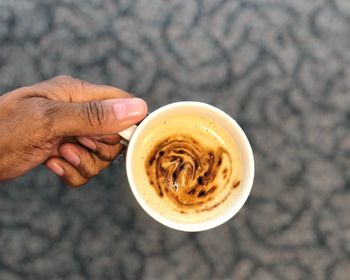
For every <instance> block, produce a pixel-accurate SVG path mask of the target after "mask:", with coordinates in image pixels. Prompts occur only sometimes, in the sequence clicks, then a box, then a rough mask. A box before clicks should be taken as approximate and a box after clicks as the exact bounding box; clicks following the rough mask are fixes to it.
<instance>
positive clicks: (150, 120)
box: [126, 101, 254, 231]
mask: <svg viewBox="0 0 350 280" xmlns="http://www.w3.org/2000/svg"><path fill="white" fill-rule="evenodd" d="M193 112H198V114H201V115H205V116H207V117H208V118H210V119H211V120H213V121H215V122H216V123H219V124H220V125H221V127H222V128H224V129H225V130H226V131H227V132H228V133H229V135H231V136H232V137H233V138H234V140H235V142H236V144H237V147H238V149H239V152H240V156H241V160H242V179H241V184H240V188H239V191H238V193H237V195H236V197H235V199H233V200H232V203H231V204H230V205H228V206H227V207H226V208H225V209H224V210H223V211H222V212H221V214H220V215H219V216H215V217H213V218H211V219H208V220H205V221H202V222H198V223H193V224H188V223H180V222H176V221H173V220H170V219H167V218H166V217H164V216H162V215H160V214H159V213H157V211H156V210H155V209H153V208H152V207H151V206H150V205H149V204H148V203H147V202H146V201H145V200H144V199H143V198H142V196H141V195H140V193H139V192H138V188H137V186H136V185H135V180H134V174H133V172H135V171H134V170H133V168H132V159H133V156H134V155H133V153H134V150H135V147H136V146H137V145H138V144H139V143H140V141H142V138H143V136H144V135H145V134H147V131H148V130H149V129H150V128H151V127H152V126H155V125H157V124H159V122H160V121H162V119H164V117H168V116H176V115H179V114H186V113H193ZM126 169H127V176H128V180H129V184H130V187H131V190H132V192H133V194H134V196H135V198H136V200H137V201H138V203H139V204H140V205H141V207H142V208H143V209H144V210H145V211H146V212H147V213H148V214H149V215H150V216H151V217H153V218H154V219H155V220H157V221H158V222H160V223H162V224H163V225H165V226H168V227H170V228H173V229H177V230H181V231H203V230H207V229H210V228H214V227H216V226H219V225H221V224H223V223H225V222H226V221H228V220H229V219H230V218H232V217H233V216H234V215H235V214H236V213H237V212H238V211H239V209H240V208H241V207H242V206H243V204H244V203H245V201H246V200H247V198H248V196H249V193H250V191H251V188H252V185H253V177H254V158H253V152H252V149H251V146H250V143H249V141H248V139H247V137H246V135H245V133H244V132H243V130H242V129H241V127H240V126H239V125H238V124H237V122H236V121H235V120H234V119H232V118H231V117H230V116H229V115H227V114H226V113H224V112H223V111H221V110H220V109H218V108H216V107H214V106H211V105H208V104H205V103H201V102H194V101H184V102H176V103H172V104H169V105H166V106H164V107H161V108H159V109H158V110H156V111H154V112H152V113H151V114H150V115H149V116H148V117H147V118H146V119H145V120H144V121H143V122H142V123H141V124H140V125H139V126H138V128H137V129H136V130H135V132H134V134H133V135H132V137H131V139H130V142H129V146H128V151H127V158H126Z"/></svg>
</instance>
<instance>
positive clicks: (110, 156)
mask: <svg viewBox="0 0 350 280" xmlns="http://www.w3.org/2000/svg"><path fill="white" fill-rule="evenodd" d="M96 154H97V156H98V157H99V158H100V159H102V160H104V161H109V162H110V161H113V160H114V159H115V157H116V156H117V154H116V153H113V152H111V151H106V150H98V151H96Z"/></svg>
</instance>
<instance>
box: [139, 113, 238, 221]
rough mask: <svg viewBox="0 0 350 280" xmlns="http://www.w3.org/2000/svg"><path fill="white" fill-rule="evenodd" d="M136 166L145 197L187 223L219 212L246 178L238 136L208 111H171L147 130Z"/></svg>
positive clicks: (172, 217) (233, 196) (153, 204)
mask: <svg viewBox="0 0 350 280" xmlns="http://www.w3.org/2000/svg"><path fill="white" fill-rule="evenodd" d="M140 139H142V140H140V141H139V143H138V144H137V145H136V149H137V151H135V153H134V154H135V157H136V158H134V159H133V169H134V171H135V172H133V173H134V174H135V182H136V185H137V188H138V189H139V192H140V194H141V195H142V197H143V198H144V200H145V201H146V202H147V203H148V204H149V205H150V206H151V207H152V208H153V209H154V210H155V211H156V212H158V213H159V214H161V215H163V216H165V217H166V218H169V219H172V220H174V221H178V222H182V223H194V222H201V221H204V220H207V219H210V218H211V217H215V216H216V215H218V214H219V213H220V212H221V211H223V210H224V209H225V207H226V206H227V205H229V204H230V202H231V201H232V199H234V198H235V194H236V193H237V192H238V189H239V185H240V181H241V172H242V171H241V169H242V166H241V157H240V154H239V151H238V148H237V145H236V143H235V142H234V140H233V139H232V137H231V136H230V135H229V134H228V133H227V132H226V130H225V129H224V128H223V127H221V126H220V125H219V124H218V123H216V122H215V121H213V120H211V119H210V118H209V117H208V116H206V115H205V114H198V113H196V114H194V113H193V114H191V113H186V114H182V115H169V116H165V117H163V118H162V119H161V120H158V121H157V123H155V124H154V125H152V126H150V128H149V129H147V130H145V133H144V135H142V137H140Z"/></svg>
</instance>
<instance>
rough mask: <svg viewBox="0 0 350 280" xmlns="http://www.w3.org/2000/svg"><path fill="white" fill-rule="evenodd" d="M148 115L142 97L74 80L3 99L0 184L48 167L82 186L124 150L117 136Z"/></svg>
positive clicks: (28, 89)
mask: <svg viewBox="0 0 350 280" xmlns="http://www.w3.org/2000/svg"><path fill="white" fill-rule="evenodd" d="M146 114H147V105H146V103H145V102H144V101H143V100H142V99H139V98H131V96H130V95H129V94H128V93H126V92H124V91H122V90H120V89H118V88H114V87H110V86H103V85H94V84H90V83H87V82H84V81H80V80H77V79H73V78H71V77H68V76H59V77H56V78H54V79H51V80H48V81H45V82H42V83H39V84H35V85H33V86H28V87H23V88H20V89H17V90H14V91H12V92H9V93H7V94H5V95H3V96H0V180H5V179H11V178H15V177H17V176H20V175H23V174H24V173H26V172H27V171H29V170H31V169H32V168H34V167H36V166H38V165H40V164H42V163H45V164H46V166H47V167H48V168H49V169H50V170H52V171H53V172H55V173H56V174H57V175H59V176H61V177H62V178H63V179H64V180H65V181H66V182H67V183H68V184H70V185H72V186H76V187H77V186H80V185H82V184H84V183H86V182H87V181H88V180H89V179H90V178H91V177H93V176H95V175H96V174H98V173H99V172H100V171H101V170H102V169H103V168H105V167H107V166H108V165H109V164H110V163H111V161H112V160H113V159H114V158H115V157H116V156H117V155H118V154H119V153H120V152H121V150H122V149H123V145H121V144H120V143H119V141H120V137H119V136H118V134H117V132H119V131H122V130H124V129H126V128H127V127H129V126H131V125H133V124H135V123H137V122H139V121H140V120H142V119H143V118H144V117H145V115H146Z"/></svg>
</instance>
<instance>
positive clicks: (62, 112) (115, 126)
mask: <svg viewBox="0 0 350 280" xmlns="http://www.w3.org/2000/svg"><path fill="white" fill-rule="evenodd" d="M50 103H51V105H52V107H51V106H50V107H51V108H50V109H49V111H50V115H51V120H52V124H51V125H52V127H53V131H54V132H55V134H56V135H57V136H87V135H89V136H94V135H104V134H114V133H117V132H120V131H122V130H124V129H126V128H128V127H130V126H131V125H133V124H136V123H138V122H139V121H141V120H142V119H143V118H144V117H145V116H146V114H147V104H146V103H145V101H143V100H142V99H140V98H125V99H109V100H99V101H91V102H84V103H72V102H56V101H50Z"/></svg>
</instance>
